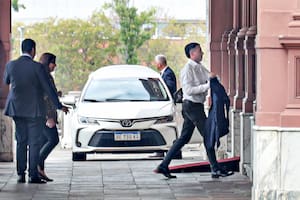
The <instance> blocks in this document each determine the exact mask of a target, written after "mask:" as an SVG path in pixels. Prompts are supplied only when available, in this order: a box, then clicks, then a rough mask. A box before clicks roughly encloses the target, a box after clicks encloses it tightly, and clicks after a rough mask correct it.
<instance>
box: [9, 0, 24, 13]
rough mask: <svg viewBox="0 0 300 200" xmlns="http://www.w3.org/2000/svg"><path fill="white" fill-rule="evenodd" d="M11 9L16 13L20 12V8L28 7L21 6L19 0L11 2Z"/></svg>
mask: <svg viewBox="0 0 300 200" xmlns="http://www.w3.org/2000/svg"><path fill="white" fill-rule="evenodd" d="M11 7H12V8H13V10H14V11H16V12H19V9H20V8H23V9H25V8H26V7H25V6H24V4H19V0H11Z"/></svg>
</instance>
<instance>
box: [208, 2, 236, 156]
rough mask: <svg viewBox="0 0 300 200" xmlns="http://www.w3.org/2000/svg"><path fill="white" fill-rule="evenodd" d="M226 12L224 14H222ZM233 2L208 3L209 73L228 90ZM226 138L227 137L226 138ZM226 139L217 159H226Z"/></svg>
mask: <svg viewBox="0 0 300 200" xmlns="http://www.w3.org/2000/svg"><path fill="white" fill-rule="evenodd" d="M224 10H226V12H224ZM232 10H233V1H232V0H222V1H219V0H210V1H209V23H210V24H209V35H210V37H209V38H210V41H209V44H210V58H209V61H210V66H211V71H212V72H214V73H216V74H217V75H219V77H220V78H221V82H222V84H223V85H224V87H225V88H226V89H227V91H228V89H229V83H228V82H229V80H230V78H229V72H228V71H229V68H228V64H229V61H228V53H227V41H228V35H229V33H230V30H232V24H233V12H232ZM229 135H230V134H229ZM226 137H227V138H228V135H227V136H226ZM226 137H224V138H222V140H221V141H222V142H221V146H220V148H219V149H218V158H224V157H227V148H228V147H227V142H226Z"/></svg>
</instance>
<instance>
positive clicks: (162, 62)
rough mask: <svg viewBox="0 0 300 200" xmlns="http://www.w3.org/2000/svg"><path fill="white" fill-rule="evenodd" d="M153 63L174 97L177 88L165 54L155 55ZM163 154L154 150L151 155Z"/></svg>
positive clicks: (161, 155) (159, 155) (158, 155)
mask: <svg viewBox="0 0 300 200" xmlns="http://www.w3.org/2000/svg"><path fill="white" fill-rule="evenodd" d="M155 65H156V67H157V69H158V70H159V72H160V75H161V77H162V79H163V80H164V82H165V83H166V85H167V87H168V89H169V91H170V93H171V95H172V97H174V93H175V92H176V90H177V82H176V76H175V73H174V71H173V70H172V69H171V68H170V67H169V66H168V64H167V58H166V56H164V55H161V54H160V55H157V56H155ZM163 156H164V153H163V152H156V153H155V154H154V155H153V156H151V157H163Z"/></svg>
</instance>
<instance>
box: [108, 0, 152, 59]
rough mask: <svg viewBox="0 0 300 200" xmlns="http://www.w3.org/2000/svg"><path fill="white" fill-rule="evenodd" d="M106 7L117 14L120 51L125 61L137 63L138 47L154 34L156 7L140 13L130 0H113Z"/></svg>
mask: <svg viewBox="0 0 300 200" xmlns="http://www.w3.org/2000/svg"><path fill="white" fill-rule="evenodd" d="M105 8H106V9H109V8H110V9H112V10H113V11H114V12H115V13H116V14H117V17H118V21H119V25H120V40H121V42H122V46H121V47H120V51H121V53H122V55H123V56H124V60H125V62H126V63H128V64H137V63H138V62H139V61H138V57H137V49H138V48H139V47H141V46H142V45H143V44H144V42H145V41H147V40H149V39H150V38H151V36H152V35H153V30H154V28H155V27H154V25H155V24H154V15H155V9H150V10H149V11H144V12H141V13H140V14H138V12H137V8H135V7H130V6H129V0H113V2H112V3H108V4H106V5H105Z"/></svg>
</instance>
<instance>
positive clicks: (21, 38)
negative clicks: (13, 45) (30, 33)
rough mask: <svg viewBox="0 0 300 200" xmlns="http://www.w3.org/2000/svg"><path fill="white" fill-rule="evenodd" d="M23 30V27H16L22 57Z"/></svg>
mask: <svg viewBox="0 0 300 200" xmlns="http://www.w3.org/2000/svg"><path fill="white" fill-rule="evenodd" d="M24 29H25V28H24V27H23V26H20V27H18V31H19V32H20V55H22V41H23V38H24Z"/></svg>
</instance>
